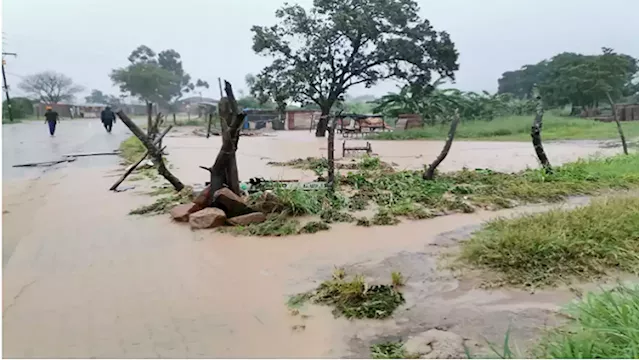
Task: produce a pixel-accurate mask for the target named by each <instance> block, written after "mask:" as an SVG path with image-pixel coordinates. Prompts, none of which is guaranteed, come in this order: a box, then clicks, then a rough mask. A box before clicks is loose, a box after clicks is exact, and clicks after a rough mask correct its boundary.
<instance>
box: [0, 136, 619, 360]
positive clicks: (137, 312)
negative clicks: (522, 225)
mask: <svg viewBox="0 0 640 360" xmlns="http://www.w3.org/2000/svg"><path fill="white" fill-rule="evenodd" d="M120 129H122V128H120ZM180 131H184V130H183V129H180ZM180 131H177V132H176V134H175V135H179V134H178V133H179V132H180ZM103 135H104V136H106V134H103ZM123 135H124V134H123ZM96 136H97V133H96ZM287 136H292V137H294V136H298V135H297V134H295V133H293V134H283V139H282V140H280V141H278V140H276V139H275V138H270V137H255V138H242V139H241V142H240V149H241V150H240V153H239V155H238V163H239V166H240V176H241V179H246V178H247V177H250V176H265V177H267V176H281V177H286V176H293V175H295V173H286V172H284V171H287V170H283V168H277V167H271V166H266V165H265V164H266V162H267V161H270V160H278V161H281V160H286V159H291V158H296V157H306V156H320V155H321V153H322V152H323V151H324V152H326V149H324V150H323V149H322V147H323V144H322V143H323V142H322V141H318V140H317V139H315V138H314V137H312V136H308V137H300V138H299V140H295V139H291V140H286V137H287ZM296 138H297V137H296ZM165 143H166V145H167V148H168V151H169V153H170V155H169V160H170V162H171V164H173V165H174V169H173V170H172V171H175V173H176V174H177V175H178V177H180V178H181V179H182V180H183V181H184V182H185V183H198V182H199V183H202V182H204V178H205V177H206V174H205V173H204V172H203V171H202V170H199V169H198V168H197V166H198V165H208V164H210V163H211V162H212V161H213V158H214V157H215V155H216V154H217V148H218V147H219V139H216V138H211V139H208V140H207V139H204V138H186V139H185V138H180V137H171V138H168V139H167V140H166V142H165ZM497 144H502V145H496V144H492V143H488V144H485V143H470V142H468V143H463V142H460V143H456V144H454V148H453V150H452V153H451V155H453V156H452V157H451V160H452V162H450V163H447V162H445V163H443V167H444V166H445V164H446V166H448V169H450V168H452V167H455V166H461V163H462V162H465V161H471V159H475V160H476V162H478V163H480V164H482V165H476V166H475V167H484V166H486V165H487V164H491V163H492V162H496V163H507V162H508V161H510V160H504V161H501V160H500V159H505V158H506V159H510V158H511V157H512V156H513V155H514V154H522V155H521V158H525V157H527V156H526V155H525V154H526V151H525V146H524V145H518V144H515V145H510V144H507V145H505V143H497ZM511 144H513V143H511ZM105 145H106V143H105ZM440 146H441V143H439V144H438V143H437V142H434V143H433V145H430V144H429V143H427V142H416V143H412V144H409V145H405V144H404V143H398V142H395V143H393V144H386V143H378V142H375V143H373V147H374V152H378V153H381V156H383V158H384V156H385V153H386V154H390V155H394V154H395V156H399V155H398V154H400V155H402V156H405V154H406V155H407V156H410V155H411V152H412V151H414V149H416V151H417V149H423V151H424V155H423V156H424V157H427V155H429V159H430V156H431V155H432V154H431V152H437V151H439V149H440ZM500 146H502V148H500ZM505 146H506V147H505ZM561 146H569V145H561ZM572 146H573V148H564V147H558V148H556V149H554V147H553V146H551V145H549V146H548V147H547V152H548V153H550V157H551V159H552V161H554V156H556V158H555V160H556V162H559V161H560V157H559V156H560V155H557V154H558V153H562V156H563V157H564V158H568V157H569V156H568V155H566V153H567V152H569V153H570V154H583V153H595V152H597V151H599V150H600V149H598V148H590V150H583V148H582V147H579V146H578V147H576V146H575V145H572ZM77 147H78V148H74V151H88V150H92V151H93V150H96V149H84V148H81V147H82V146H81V145H77ZM480 147H485V148H486V147H491V148H492V149H493V150H486V151H488V153H490V154H493V155H494V156H496V157H499V159H498V160H495V159H493V158H492V157H491V156H489V159H486V158H484V157H482V154H483V153H482V152H480V151H479V150H478V149H479V148H480ZM526 147H527V148H528V149H529V152H531V153H532V152H533V151H532V150H531V146H530V145H529V144H527V146H526ZM500 149H501V150H500ZM518 149H521V150H518ZM101 150H102V149H101ZM107 150H112V148H111V149H107ZM61 151H63V150H61ZM64 151H66V149H64ZM518 151H520V152H518ZM614 151H615V150H614ZM457 152H460V153H462V154H457ZM554 153H556V155H553V154H554ZM454 154H455V155H454ZM398 159H399V158H398ZM456 159H459V160H456ZM38 160H39V159H38ZM391 161H395V160H391ZM423 161H424V162H427V161H426V160H424V159H423ZM456 161H458V162H456ZM534 161H535V158H534ZM395 162H396V163H398V164H399V166H411V164H413V163H414V160H410V161H408V162H403V161H402V160H397V161H395ZM415 164H417V161H415ZM513 164H514V166H516V164H517V166H518V167H519V168H522V167H524V166H526V165H527V164H531V161H528V162H527V161H513ZM534 164H535V162H534ZM530 166H533V165H530ZM119 171H121V169H120V168H119V167H118V166H117V165H115V164H111V165H105V166H101V167H82V166H76V165H75V164H68V165H64V166H60V167H59V168H57V169H55V170H54V171H48V172H47V173H44V174H43V175H41V176H40V177H38V178H36V179H32V180H29V181H26V182H25V180H12V181H8V182H6V184H3V189H4V194H3V210H5V211H8V213H3V219H4V227H3V241H4V242H10V243H12V244H14V245H15V246H14V250H13V251H12V255H11V256H10V257H9V258H7V261H6V265H5V266H4V275H3V277H4V278H3V280H4V281H3V289H4V292H3V325H4V328H3V330H4V331H3V344H4V347H3V352H4V353H3V355H4V356H5V357H98V358H122V357H129V358H136V357H145V358H148V357H189V358H192V357H200V358H202V357H342V356H366V354H365V353H366V349H367V345H368V342H369V341H371V340H372V339H374V338H377V337H379V336H384V335H385V334H390V333H396V334H401V333H402V332H403V331H404V332H406V331H409V330H410V328H407V327H406V326H407V325H410V326H411V328H414V327H415V328H421V329H422V328H431V327H436V326H445V327H446V328H450V329H463V330H464V329H466V330H464V331H466V332H465V336H472V337H476V336H477V337H478V338H479V339H481V336H482V335H483V334H485V333H487V334H503V333H504V331H505V330H506V329H503V326H504V325H505V324H507V323H509V322H510V321H513V322H514V324H515V325H514V327H512V329H511V331H512V336H514V337H516V338H527V336H529V335H531V333H530V331H531V328H532V326H534V325H535V326H537V325H538V324H540V323H544V322H546V321H547V319H548V317H549V316H551V314H550V311H552V310H556V309H558V308H559V306H561V305H563V304H565V303H566V301H567V299H570V298H571V293H570V292H569V291H568V290H558V292H557V293H553V294H551V295H550V294H543V295H544V296H543V298H544V304H543V305H540V302H539V301H538V300H539V298H537V297H530V296H528V295H527V293H519V292H516V293H512V292H492V293H490V294H493V295H486V296H479V293H478V291H479V290H478V289H477V288H475V287H474V286H469V284H467V283H465V282H461V281H458V280H457V279H456V278H454V277H453V276H452V275H451V274H449V273H447V272H443V271H442V270H438V269H437V266H436V265H437V259H438V257H437V254H436V253H434V252H433V246H434V244H435V245H437V244H438V243H439V242H441V241H442V239H443V236H445V237H446V238H448V239H450V238H451V236H448V237H447V235H446V234H451V233H452V232H453V233H456V232H457V231H459V230H460V229H461V228H465V227H477V226H480V225H481V224H482V223H483V222H484V221H487V220H489V219H491V218H493V217H495V216H500V215H504V216H511V215H515V214H517V213H521V212H525V211H526V212H531V211H542V210H545V209H547V208H549V207H548V206H534V207H527V208H521V209H511V210H504V211H500V212H478V213H474V214H458V215H450V216H446V217H440V218H435V219H431V220H425V221H407V222H403V223H401V224H400V225H398V226H390V227H373V228H362V227H356V226H354V225H352V224H340V225H336V226H333V228H332V230H331V231H330V232H326V233H318V234H312V235H301V236H293V237H284V238H249V237H234V236H232V235H230V234H222V233H218V232H215V231H214V230H204V231H191V230H190V229H189V228H188V227H186V226H182V225H181V224H176V223H172V222H171V221H170V220H169V218H168V216H155V217H134V216H128V215H127V213H128V211H129V210H131V209H132V208H135V207H138V206H140V205H143V204H147V203H149V202H150V201H151V200H150V198H149V197H148V196H144V195H140V194H136V193H134V192H131V191H128V192H124V193H112V192H109V191H107V189H108V188H109V186H110V185H111V183H112V182H113V181H114V180H115V178H117V176H118V174H119ZM25 183H29V186H28V188H25V187H24V186H25V185H24V184H25ZM24 200H28V201H24ZM584 201H585V200H579V201H577V202H576V203H575V204H573V205H579V204H582V203H584ZM443 234H444V235H443ZM4 245H5V244H3V248H4V247H5V246H4ZM402 254H409V255H402ZM421 254H434V255H433V256H426V257H425V256H424V255H421ZM398 256H409V257H408V258H403V259H405V260H406V259H413V260H412V261H409V260H407V261H404V260H403V261H397V259H398ZM394 259H396V260H394ZM407 263H412V264H416V266H417V268H420V267H423V270H422V271H423V272H422V273H417V272H416V273H414V274H413V275H412V272H413V271H414V270H410V269H407V268H406V267H405V268H401V266H403V265H402V264H405V265H404V266H407V265H406V264H407ZM334 266H347V267H348V268H349V269H354V271H362V272H364V273H365V274H367V275H368V276H372V277H373V278H375V279H377V280H379V281H388V279H387V278H382V279H380V278H381V277H384V276H386V275H384V274H389V273H390V272H391V271H394V270H396V268H398V270H401V271H403V272H406V274H407V275H408V276H409V277H410V279H411V280H410V282H409V284H408V286H407V294H406V297H407V304H406V308H407V309H404V310H399V312H398V316H399V317H398V318H395V317H394V319H390V320H385V321H381V322H372V321H347V320H344V319H334V318H333V316H332V315H331V313H330V309H329V308H325V307H316V306H311V307H309V308H306V309H304V310H303V312H304V315H305V317H304V318H303V317H301V316H293V315H291V314H290V313H289V311H288V310H287V308H286V306H285V302H286V300H287V298H288V296H289V295H292V294H295V293H298V292H300V291H306V290H309V289H312V288H314V287H315V286H317V284H318V283H319V282H320V281H322V280H325V279H326V278H328V277H329V276H330V274H331V271H332V269H333V267H334ZM425 271H426V272H425ZM427 290H428V291H427ZM426 294H428V295H429V296H430V297H429V296H427V297H425V295H426ZM483 294H484V292H483ZM420 304H423V306H422V307H420ZM424 304H426V305H424ZM416 306H418V308H420V309H423V310H424V309H427V310H428V311H429V312H431V315H430V316H426V315H425V313H422V312H406V311H409V309H410V308H416ZM425 306H427V307H425ZM429 306H431V307H429ZM433 306H437V309H436V308H433ZM457 312H458V313H459V314H467V315H468V316H469V318H468V319H466V320H465V319H463V318H461V317H460V316H458V317H456V316H453V315H454V314H455V313H457ZM492 316H493V317H495V318H496V319H499V320H497V321H496V324H495V325H492V323H491V322H488V320H486V319H491V318H492ZM443 317H444V319H443ZM406 319H415V320H414V321H408V320H406ZM534 320H535V321H534ZM531 324H534V325H531ZM299 325H304V328H303V330H300V329H302V327H300V326H299ZM487 329H489V330H487ZM456 331H458V330H456ZM356 334H358V335H356ZM497 340H498V341H499V340H500V339H497ZM363 349H364V350H363Z"/></svg>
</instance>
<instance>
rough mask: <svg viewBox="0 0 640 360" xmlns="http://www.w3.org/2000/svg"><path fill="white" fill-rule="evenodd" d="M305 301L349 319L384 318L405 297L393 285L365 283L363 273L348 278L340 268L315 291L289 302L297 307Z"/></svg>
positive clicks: (293, 297)
mask: <svg viewBox="0 0 640 360" xmlns="http://www.w3.org/2000/svg"><path fill="white" fill-rule="evenodd" d="M308 300H310V301H312V302H314V303H316V304H322V305H329V306H332V307H333V308H334V309H333V314H334V315H335V316H340V315H342V316H344V317H346V318H348V319H351V318H356V319H363V318H368V319H384V318H387V317H389V316H391V314H392V313H393V311H394V310H395V309H396V308H397V307H398V306H400V305H401V304H403V303H404V297H403V296H402V293H400V292H399V291H398V290H397V288H396V287H394V286H392V285H368V284H367V283H366V282H365V281H364V277H363V276H362V275H356V276H354V277H353V278H352V279H351V280H347V279H346V275H345V274H344V271H342V270H340V271H339V272H336V273H334V276H333V279H331V280H327V281H325V282H323V283H322V284H320V286H318V288H317V289H315V290H314V291H312V292H308V293H302V294H298V295H295V296H292V297H291V298H290V299H289V301H288V304H289V306H290V307H296V306H300V305H301V304H302V303H304V302H305V301H308Z"/></svg>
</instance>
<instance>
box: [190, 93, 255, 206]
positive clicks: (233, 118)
mask: <svg viewBox="0 0 640 360" xmlns="http://www.w3.org/2000/svg"><path fill="white" fill-rule="evenodd" d="M224 91H225V93H226V97H223V98H222V99H220V102H219V103H218V112H219V115H220V126H221V131H220V135H221V136H222V146H221V147H220V151H219V152H218V156H217V157H216V160H215V162H214V163H213V165H211V167H208V168H207V167H204V166H201V167H200V168H202V169H205V170H207V171H209V173H210V184H209V186H210V191H209V196H208V198H207V205H208V206H211V205H212V204H213V194H214V193H215V192H216V191H218V190H219V189H221V188H223V187H225V186H226V187H228V188H229V189H230V190H231V191H233V192H234V193H235V194H236V195H240V179H239V177H238V165H237V161H236V150H237V149H238V140H239V138H240V127H241V126H242V123H243V122H244V118H245V116H246V114H244V113H240V112H238V103H237V102H236V98H235V96H234V95H233V88H232V87H231V84H230V83H229V82H228V81H226V80H225V82H224Z"/></svg>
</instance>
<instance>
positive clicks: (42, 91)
mask: <svg viewBox="0 0 640 360" xmlns="http://www.w3.org/2000/svg"><path fill="white" fill-rule="evenodd" d="M18 87H19V88H20V89H22V90H23V91H24V92H26V93H27V94H29V95H30V96H33V97H34V98H36V99H38V100H39V101H41V102H43V103H46V104H55V103H58V102H61V101H71V100H73V99H74V97H75V95H76V94H77V93H79V92H81V91H83V90H84V88H83V87H82V86H80V85H76V84H74V83H73V80H71V78H70V77H68V76H66V75H64V74H60V73H57V72H55V71H44V72H41V73H37V74H33V75H29V76H27V77H25V78H24V79H23V80H22V82H20V83H19V84H18Z"/></svg>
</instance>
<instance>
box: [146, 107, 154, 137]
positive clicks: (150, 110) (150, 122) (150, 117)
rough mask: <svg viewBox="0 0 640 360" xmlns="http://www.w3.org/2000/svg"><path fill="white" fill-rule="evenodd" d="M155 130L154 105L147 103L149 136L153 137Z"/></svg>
mask: <svg viewBox="0 0 640 360" xmlns="http://www.w3.org/2000/svg"><path fill="white" fill-rule="evenodd" d="M152 128H153V104H152V103H150V102H148V101H147V135H151V131H152V130H151V129H152Z"/></svg>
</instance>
